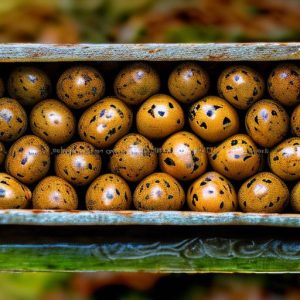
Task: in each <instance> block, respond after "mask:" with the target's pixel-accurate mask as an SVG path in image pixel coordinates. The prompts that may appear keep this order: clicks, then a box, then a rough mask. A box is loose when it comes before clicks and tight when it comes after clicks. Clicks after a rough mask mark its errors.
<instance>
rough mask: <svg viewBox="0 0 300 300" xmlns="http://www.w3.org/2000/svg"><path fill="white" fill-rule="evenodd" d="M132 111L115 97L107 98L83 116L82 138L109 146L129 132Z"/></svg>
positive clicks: (93, 143) (80, 129) (79, 125)
mask: <svg viewBox="0 0 300 300" xmlns="http://www.w3.org/2000/svg"><path fill="white" fill-rule="evenodd" d="M131 125H132V111H131V110H130V109H129V108H128V106H127V105H126V104H125V103H123V102H122V101H121V100H119V99H117V98H115V97H109V98H105V99H103V100H101V101H99V102H97V103H95V104H94V105H93V106H91V107H90V108H88V109H87V110H86V111H85V112H84V113H83V115H82V116H81V118H80V120H79V123H78V131H79V135H80V137H81V139H82V140H84V141H86V142H88V143H90V144H92V145H94V146H95V147H98V148H107V147H109V146H111V145H112V144H114V143H115V142H116V141H117V140H119V139H120V138H121V137H123V136H124V135H125V134H127V133H128V131H129V130H130V128H131Z"/></svg>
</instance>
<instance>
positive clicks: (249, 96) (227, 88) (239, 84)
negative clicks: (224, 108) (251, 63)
mask: <svg viewBox="0 0 300 300" xmlns="http://www.w3.org/2000/svg"><path fill="white" fill-rule="evenodd" d="M264 89H265V83H264V79H263V77H262V76H261V75H260V74H259V73H258V72H257V71H255V70H254V69H252V68H250V67H247V66H242V65H236V66H231V67H228V68H226V69H225V70H224V71H223V72H222V73H221V75H220V77H219V79H218V92H219V95H220V97H222V98H225V99H226V100H227V101H229V102H230V103H231V104H232V105H233V106H234V107H236V108H239V109H247V108H248V107H250V106H251V105H252V104H253V103H254V102H255V101H257V100H259V99H261V98H262V96H263V94H264Z"/></svg>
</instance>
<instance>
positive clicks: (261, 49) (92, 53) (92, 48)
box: [0, 43, 300, 62]
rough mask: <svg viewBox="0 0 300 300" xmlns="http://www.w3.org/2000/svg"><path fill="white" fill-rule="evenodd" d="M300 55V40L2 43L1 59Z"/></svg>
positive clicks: (239, 58)
mask: <svg viewBox="0 0 300 300" xmlns="http://www.w3.org/2000/svg"><path fill="white" fill-rule="evenodd" d="M299 59H300V43H248V44H242V43H230V44H215V43H207V44H77V45H51V44H2V45H0V62H51V61H52V62H53V61H57V62H61V61H133V60H147V61H180V60H200V61H242V60H249V61H278V60H299Z"/></svg>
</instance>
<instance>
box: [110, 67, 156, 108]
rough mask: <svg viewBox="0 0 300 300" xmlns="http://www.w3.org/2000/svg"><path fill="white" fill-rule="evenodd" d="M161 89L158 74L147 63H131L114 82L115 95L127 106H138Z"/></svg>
mask: <svg viewBox="0 0 300 300" xmlns="http://www.w3.org/2000/svg"><path fill="white" fill-rule="evenodd" d="M159 89H160V79H159V75H158V73H157V72H156V71H155V70H154V69H153V68H152V67H151V66H150V65H149V64H147V63H144V62H138V63H131V64H129V65H128V66H126V67H125V68H123V69H122V70H121V71H120V72H119V74H118V75H117V77H116V79H115V82H114V90H115V94H116V96H117V97H118V98H120V99H121V100H123V101H124V102H126V103H127V104H131V105H136V104H140V103H142V102H143V101H145V100H146V99H147V98H149V97H150V96H152V95H154V94H156V93H157V92H158V91H159Z"/></svg>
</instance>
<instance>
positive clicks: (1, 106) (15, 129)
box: [0, 98, 28, 142]
mask: <svg viewBox="0 0 300 300" xmlns="http://www.w3.org/2000/svg"><path fill="white" fill-rule="evenodd" d="M27 123H28V121H27V115H26V112H25V110H24V108H23V107H22V106H21V105H20V104H19V103H18V101H16V100H14V99H11V98H0V141H2V142H12V141H15V140H16V139H18V138H19V137H20V136H21V135H23V134H24V132H25V131H26V129H27Z"/></svg>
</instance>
